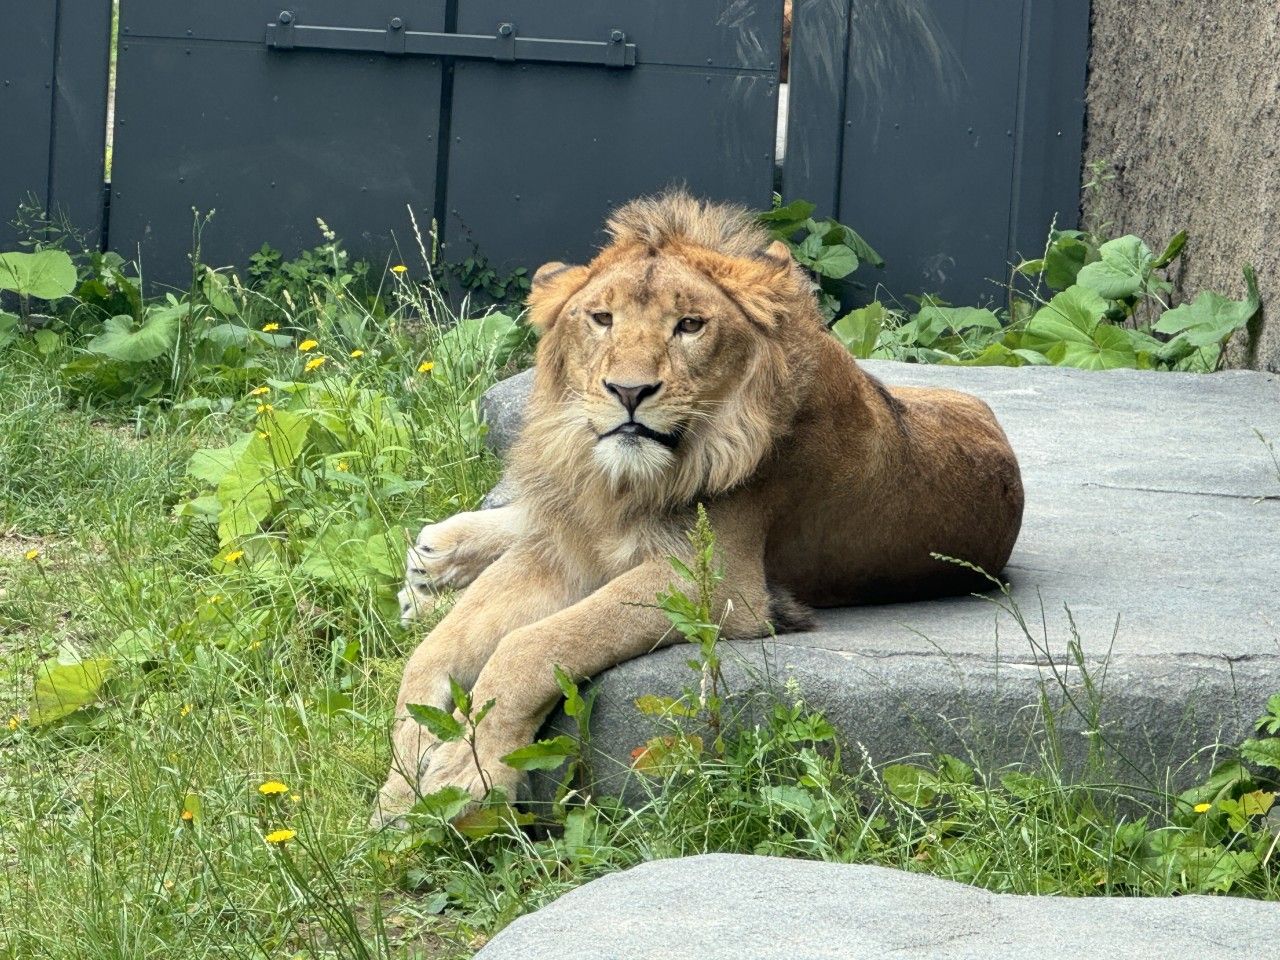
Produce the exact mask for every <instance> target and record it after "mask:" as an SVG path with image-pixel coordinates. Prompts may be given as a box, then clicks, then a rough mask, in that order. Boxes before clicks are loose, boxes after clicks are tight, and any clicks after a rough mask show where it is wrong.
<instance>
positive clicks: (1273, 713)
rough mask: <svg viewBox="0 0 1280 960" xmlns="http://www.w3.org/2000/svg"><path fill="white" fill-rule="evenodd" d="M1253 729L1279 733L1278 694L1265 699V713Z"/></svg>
mask: <svg viewBox="0 0 1280 960" xmlns="http://www.w3.org/2000/svg"><path fill="white" fill-rule="evenodd" d="M1254 729H1255V730H1262V731H1266V732H1267V733H1273V734H1274V733H1280V693H1273V694H1272V695H1271V696H1270V697H1268V698H1267V712H1266V713H1265V714H1263V715H1262V716H1261V717H1259V718H1258V722H1257V724H1256V725H1255V726H1254Z"/></svg>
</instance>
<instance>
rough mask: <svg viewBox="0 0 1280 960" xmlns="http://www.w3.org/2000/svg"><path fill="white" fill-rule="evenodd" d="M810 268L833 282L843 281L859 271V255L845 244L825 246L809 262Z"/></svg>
mask: <svg viewBox="0 0 1280 960" xmlns="http://www.w3.org/2000/svg"><path fill="white" fill-rule="evenodd" d="M808 265H809V267H810V268H811V269H812V270H813V271H814V272H816V273H820V274H822V275H823V276H824V277H830V278H831V279H832V280H843V279H844V278H845V277H847V276H848V275H849V274H851V273H853V271H855V270H857V269H858V255H857V254H856V253H854V252H853V251H852V250H851V249H850V248H849V247H847V246H845V245H844V244H842V243H841V244H837V245H835V246H830V247H827V246H824V247H822V248H821V249H820V250H818V252H817V253H816V254H814V255H813V256H812V257H811V259H810V260H809V264H808Z"/></svg>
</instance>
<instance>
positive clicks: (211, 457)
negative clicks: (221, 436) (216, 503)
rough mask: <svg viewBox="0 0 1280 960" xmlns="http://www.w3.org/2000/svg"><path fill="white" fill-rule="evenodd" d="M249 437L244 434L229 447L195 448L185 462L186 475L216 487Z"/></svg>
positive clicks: (243, 448)
mask: <svg viewBox="0 0 1280 960" xmlns="http://www.w3.org/2000/svg"><path fill="white" fill-rule="evenodd" d="M250 439H252V435H251V434H245V435H244V436H243V437H241V438H240V439H239V440H237V441H236V442H235V443H233V444H231V446H229V447H209V448H207V449H204V450H197V451H196V452H195V453H193V454H192V455H191V460H190V462H189V463H188V464H187V476H189V477H194V478H195V479H196V480H200V481H202V482H204V483H207V484H208V485H209V486H211V487H216V486H217V485H218V483H219V482H220V481H221V480H222V478H223V477H225V476H226V475H227V471H228V470H230V469H231V468H232V466H234V465H235V462H236V460H237V459H239V458H240V456H241V455H242V454H243V453H244V451H245V448H246V447H247V446H249V441H250Z"/></svg>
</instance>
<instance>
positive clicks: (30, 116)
mask: <svg viewBox="0 0 1280 960" xmlns="http://www.w3.org/2000/svg"><path fill="white" fill-rule="evenodd" d="M56 12H57V8H56V6H55V4H54V3H52V2H48V0H45V2H41V3H33V2H31V0H0V25H3V28H2V29H0V137H2V138H3V145H0V249H10V248H12V247H13V245H14V244H15V243H16V242H17V241H18V239H19V237H18V235H17V231H16V230H15V229H14V228H13V227H12V226H11V223H10V221H12V220H13V218H14V215H15V214H16V213H17V209H18V205H19V204H20V203H22V202H23V201H24V200H25V199H26V198H27V196H28V194H34V195H35V197H36V199H37V200H38V201H39V202H40V203H41V205H46V204H47V203H48V199H49V141H50V134H51V131H52V100H53V62H54V34H55V31H56V25H57V18H56Z"/></svg>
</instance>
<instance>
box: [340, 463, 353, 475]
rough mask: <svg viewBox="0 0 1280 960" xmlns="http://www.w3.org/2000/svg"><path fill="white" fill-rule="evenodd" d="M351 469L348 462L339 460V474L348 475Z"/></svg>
mask: <svg viewBox="0 0 1280 960" xmlns="http://www.w3.org/2000/svg"><path fill="white" fill-rule="evenodd" d="M350 469H351V464H349V463H347V461H345V460H339V461H338V472H339V473H346V472H347V471H348V470H350Z"/></svg>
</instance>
